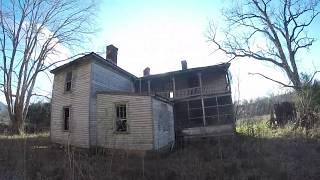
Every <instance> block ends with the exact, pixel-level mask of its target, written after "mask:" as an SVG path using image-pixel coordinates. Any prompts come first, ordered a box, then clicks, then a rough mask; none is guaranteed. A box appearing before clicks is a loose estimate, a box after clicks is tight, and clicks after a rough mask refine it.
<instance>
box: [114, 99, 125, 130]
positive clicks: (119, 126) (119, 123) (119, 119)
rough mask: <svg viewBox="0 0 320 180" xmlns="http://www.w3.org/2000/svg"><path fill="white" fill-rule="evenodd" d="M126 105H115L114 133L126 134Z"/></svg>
mask: <svg viewBox="0 0 320 180" xmlns="http://www.w3.org/2000/svg"><path fill="white" fill-rule="evenodd" d="M127 114H128V113H127V104H116V122H115V124H116V131H117V132H127V131H128V124H127Z"/></svg>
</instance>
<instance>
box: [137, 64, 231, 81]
mask: <svg viewBox="0 0 320 180" xmlns="http://www.w3.org/2000/svg"><path fill="white" fill-rule="evenodd" d="M229 67H230V63H221V64H217V65H212V66H204V67H196V68H190V69H185V70H178V71H171V72H166V73H161V74H153V75H147V76H143V77H140V79H142V80H143V79H153V78H160V77H169V76H171V77H172V76H174V75H178V74H184V73H191V72H200V71H204V70H212V71H223V72H227V70H228V69H229Z"/></svg>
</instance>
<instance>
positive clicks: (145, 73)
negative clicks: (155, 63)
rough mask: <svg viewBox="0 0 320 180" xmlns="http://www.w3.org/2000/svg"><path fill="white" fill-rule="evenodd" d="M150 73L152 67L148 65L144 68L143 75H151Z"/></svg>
mask: <svg viewBox="0 0 320 180" xmlns="http://www.w3.org/2000/svg"><path fill="white" fill-rule="evenodd" d="M149 75H150V68H149V67H146V68H145V69H144V70H143V76H149Z"/></svg>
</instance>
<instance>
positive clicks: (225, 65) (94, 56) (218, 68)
mask: <svg viewBox="0 0 320 180" xmlns="http://www.w3.org/2000/svg"><path fill="white" fill-rule="evenodd" d="M88 59H90V60H95V61H98V62H101V63H102V64H105V65H107V66H109V67H111V68H112V69H114V70H115V71H117V72H119V73H121V74H123V75H125V76H127V77H129V78H131V79H138V77H136V76H135V75H133V74H131V73H129V72H128V71H126V70H124V69H122V68H120V67H119V66H117V65H115V64H113V63H112V62H110V61H109V60H106V59H104V58H103V57H101V56H100V55H98V54H96V53H94V52H91V53H89V54H86V55H84V56H82V57H79V58H77V59H75V60H73V61H71V62H69V63H66V64H64V65H62V66H59V67H57V68H55V69H53V70H51V71H50V72H51V73H53V74H55V73H57V72H58V71H61V70H63V69H65V68H67V67H70V66H72V65H76V64H79V63H81V62H84V61H88ZM229 67H230V63H221V64H217V65H212V66H204V67H196V68H189V69H186V70H178V71H171V72H166V73H161V74H154V75H148V76H143V77H140V79H142V80H143V79H153V78H160V77H169V76H174V75H178V74H184V73H191V72H200V71H204V70H212V71H223V72H226V71H227V70H228V68H229Z"/></svg>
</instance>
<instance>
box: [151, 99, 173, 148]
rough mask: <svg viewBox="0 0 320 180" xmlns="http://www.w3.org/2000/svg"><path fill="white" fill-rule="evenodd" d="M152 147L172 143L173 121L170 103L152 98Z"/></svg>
mask: <svg viewBox="0 0 320 180" xmlns="http://www.w3.org/2000/svg"><path fill="white" fill-rule="evenodd" d="M152 116H153V130H154V132H153V135H154V149H156V150H158V149H161V148H162V147H165V146H167V145H170V144H171V143H174V136H175V135H174V121H173V108H172V105H170V104H167V103H164V102H162V101H160V100H157V99H155V98H152Z"/></svg>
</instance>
